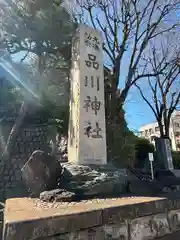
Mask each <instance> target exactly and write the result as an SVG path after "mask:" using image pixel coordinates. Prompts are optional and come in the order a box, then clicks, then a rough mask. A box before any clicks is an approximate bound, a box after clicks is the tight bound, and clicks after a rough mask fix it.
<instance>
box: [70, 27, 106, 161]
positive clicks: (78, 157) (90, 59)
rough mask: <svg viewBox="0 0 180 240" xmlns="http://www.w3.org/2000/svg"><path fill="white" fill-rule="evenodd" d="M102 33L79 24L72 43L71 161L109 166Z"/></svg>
mask: <svg viewBox="0 0 180 240" xmlns="http://www.w3.org/2000/svg"><path fill="white" fill-rule="evenodd" d="M102 58H103V57H102V37H101V34H100V33H99V32H98V31H96V30H94V29H93V28H90V27H88V26H86V25H80V26H79V28H78V30H77V32H76V35H75V37H74V40H73V44H72V72H71V97H70V122H69V137H68V161H69V162H74V163H77V164H97V165H99V164H106V163H107V156H106V127H105V103H104V76H103V72H104V71H103V59H102Z"/></svg>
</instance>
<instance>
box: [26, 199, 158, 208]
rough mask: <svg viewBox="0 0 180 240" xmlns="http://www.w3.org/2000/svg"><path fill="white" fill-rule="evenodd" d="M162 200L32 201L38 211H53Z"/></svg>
mask: <svg viewBox="0 0 180 240" xmlns="http://www.w3.org/2000/svg"><path fill="white" fill-rule="evenodd" d="M160 199H162V198H153V197H122V198H106V199H100V198H96V199H91V200H82V201H78V202H53V203H49V202H43V201H41V200H39V199H30V201H32V202H33V205H34V207H35V208H36V209H38V208H39V209H42V208H43V209H51V208H62V207H67V206H68V207H70V206H78V207H81V206H82V207H83V206H88V205H91V206H95V205H96V206H97V205H99V206H101V205H103V206H104V205H107V206H109V205H110V206H112V205H126V204H136V203H141V202H149V201H153V200H160Z"/></svg>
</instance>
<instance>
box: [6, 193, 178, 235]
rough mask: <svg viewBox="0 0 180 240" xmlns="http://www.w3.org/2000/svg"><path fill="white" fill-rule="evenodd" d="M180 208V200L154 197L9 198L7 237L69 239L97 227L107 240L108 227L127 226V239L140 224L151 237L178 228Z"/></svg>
mask: <svg viewBox="0 0 180 240" xmlns="http://www.w3.org/2000/svg"><path fill="white" fill-rule="evenodd" d="M179 209H180V200H168V199H165V198H152V197H126V198H111V199H93V200H90V201H81V202H72V203H66V202H64V203H44V202H41V201H40V200H38V199H30V198H22V199H21V198H20V199H19V198H17V199H8V200H7V201H6V206H5V212H4V233H3V239H4V240H20V239H23V240H26V239H27V240H30V239H39V238H46V237H53V238H52V239H58V238H56V237H55V238H54V236H65V235H67V236H66V238H67V239H75V238H73V237H72V234H74V233H78V234H82V232H83V234H85V235H83V236H85V237H84V238H82V237H81V238H80V239H83V240H86V239H88V238H87V234H88V232H89V230H90V229H91V230H92V229H94V230H93V231H94V232H96V233H97V234H98V235H97V236H96V237H95V238H94V239H97V240H101V239H102V240H103V239H106V238H105V235H106V232H107V226H109V227H110V226H112V225H113V226H114V227H117V228H118V229H121V226H123V227H122V233H123V236H124V237H125V238H123V239H125V240H126V239H129V236H128V234H129V233H128V230H127V229H128V228H129V227H128V226H130V229H131V232H130V234H131V235H132V236H134V234H135V232H136V231H137V230H136V226H139V227H138V228H139V229H140V230H141V229H145V230H143V233H144V234H145V236H151V234H152V236H154V238H151V239H156V237H162V236H165V235H167V234H170V233H172V232H176V231H177V230H178V228H179V227H180V210H179ZM174 216H177V217H176V218H175V217H174ZM171 219H172V221H171ZM174 219H175V220H174ZM174 221H175V223H174ZM169 222H170V223H171V224H170V225H171V226H169ZM150 224H153V225H152V226H150ZM97 228H98V230H97ZM87 229H89V230H88V231H87ZM147 229H148V230H147ZM126 230H127V231H126ZM85 231H86V232H87V233H84V232H85ZM119 232H120V231H119ZM100 233H101V236H100V235H99V234H100ZM122 233H121V236H122ZM136 235H137V234H136ZM50 239H51V238H50ZM60 239H61V238H60ZM63 239H64V238H63ZM136 239H140V238H136V237H133V240H136ZM142 239H143V238H142ZM144 239H145V238H144ZM148 239H149V238H148Z"/></svg>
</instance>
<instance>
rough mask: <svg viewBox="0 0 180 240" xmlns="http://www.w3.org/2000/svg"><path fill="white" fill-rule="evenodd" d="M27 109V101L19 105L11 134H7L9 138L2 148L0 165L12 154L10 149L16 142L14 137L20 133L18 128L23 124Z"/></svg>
mask: <svg viewBox="0 0 180 240" xmlns="http://www.w3.org/2000/svg"><path fill="white" fill-rule="evenodd" d="M28 108H29V103H28V102H27V101H24V102H23V103H22V105H21V108H20V111H19V114H18V117H17V119H16V121H15V123H14V125H13V127H12V129H11V132H10V134H9V137H8V139H7V142H6V146H5V148H4V151H3V153H2V155H1V160H0V163H2V162H3V161H8V160H9V158H10V157H11V152H12V148H13V144H14V142H15V140H16V137H17V135H18V133H19V131H20V128H21V126H22V124H23V122H24V119H25V116H26V114H27V112H28Z"/></svg>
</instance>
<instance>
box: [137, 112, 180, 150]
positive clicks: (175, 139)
mask: <svg viewBox="0 0 180 240" xmlns="http://www.w3.org/2000/svg"><path fill="white" fill-rule="evenodd" d="M139 132H140V137H143V138H146V139H148V140H149V141H150V142H151V143H153V144H154V145H155V142H154V139H155V137H159V136H160V131H159V127H158V123H157V122H153V123H150V124H146V125H143V126H142V127H140V129H139ZM169 136H170V139H171V144H172V150H174V151H180V111H176V112H174V113H173V114H172V117H171V121H170V129H169Z"/></svg>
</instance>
